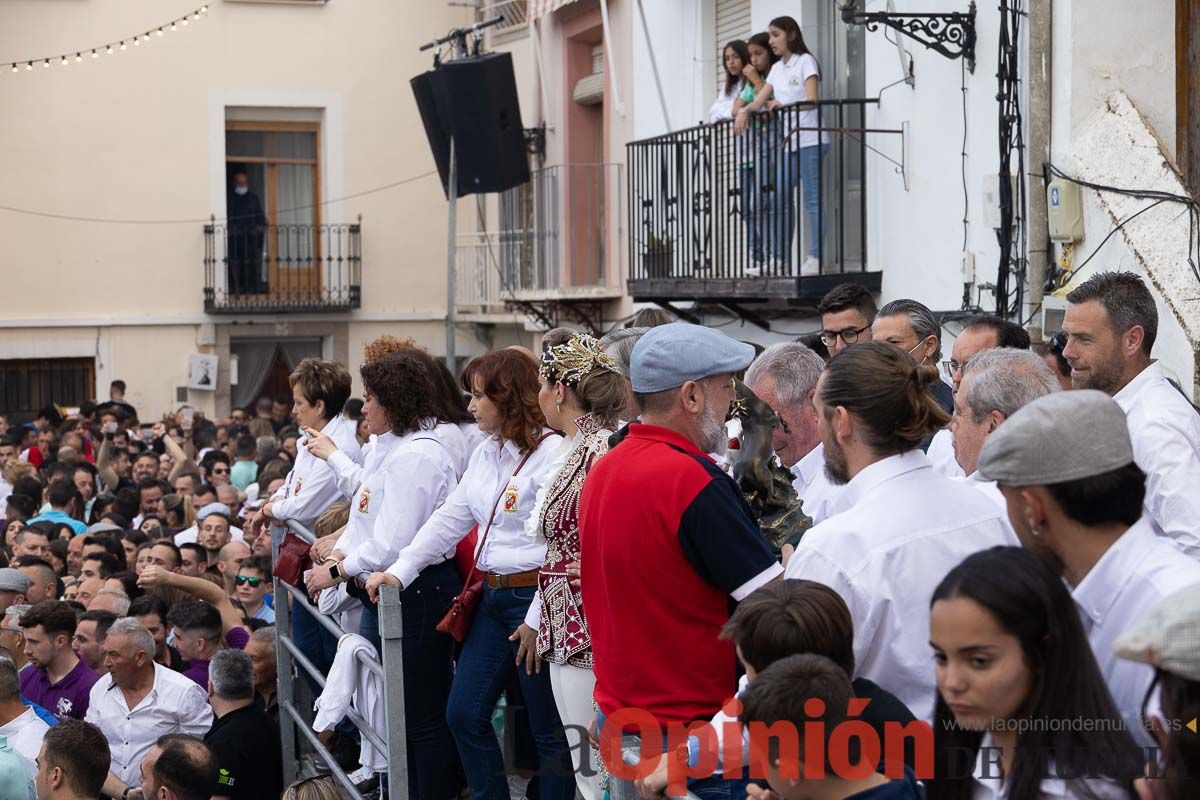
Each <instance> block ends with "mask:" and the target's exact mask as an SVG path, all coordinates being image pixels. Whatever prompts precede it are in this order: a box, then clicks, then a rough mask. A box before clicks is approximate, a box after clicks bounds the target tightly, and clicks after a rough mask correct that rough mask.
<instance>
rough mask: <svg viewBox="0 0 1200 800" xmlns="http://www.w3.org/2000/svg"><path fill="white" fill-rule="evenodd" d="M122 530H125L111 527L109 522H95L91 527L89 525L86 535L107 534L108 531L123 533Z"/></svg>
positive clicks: (118, 526) (115, 526) (117, 526)
mask: <svg viewBox="0 0 1200 800" xmlns="http://www.w3.org/2000/svg"><path fill="white" fill-rule="evenodd" d="M123 530H125V529H124V528H122V527H121V526H120V525H113V524H112V523H111V522H97V523H95V524H93V525H89V526H88V528H87V531H86V533H87V534H88V535H91V534H93V533H108V532H110V531H123Z"/></svg>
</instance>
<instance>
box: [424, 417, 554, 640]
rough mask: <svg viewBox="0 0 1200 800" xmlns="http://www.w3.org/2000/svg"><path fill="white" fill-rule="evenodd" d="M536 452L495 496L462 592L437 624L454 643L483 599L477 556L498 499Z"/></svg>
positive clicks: (466, 630) (467, 629) (468, 626)
mask: <svg viewBox="0 0 1200 800" xmlns="http://www.w3.org/2000/svg"><path fill="white" fill-rule="evenodd" d="M549 435H550V434H548V433H544V434H542V438H540V439H538V447H540V446H541V444H542V442H544V441H546V437H547V436H549ZM536 450H537V447H532V448H530V450H529V452H528V453H526V454H525V457H524V458H522V459H521V463H520V464H517V468H516V469H515V470H513V474H512V477H510V478H509V479H508V480H507V481H505V482H504V485H503V486H501V487H500V494H498V495H497V496H496V502H494V503H492V515H491V516H490V517H488V524H487V527H486V528H484V531H483V536H482V537H481V538H480V540H479V549H478V550H476V551H475V552H476V556H475V561H474V563H473V564H472V565H471V569H470V571H469V572H468V573H467V578H466V580H464V581H463V590H462V591H461V592H459V594H458V597H456V598H454V602H452V603H451V604H450V610H449V611H447V612H446V615H445V616H444V617H442V621H441V622H439V623H438V624H437V628H436V630H437V631H438V632H439V633H448V634H450V636H452V637H454V641H456V642H459V643H461V642H463V641H464V640H465V639H466V638H467V634H468V633H469V632H470V630H471V621H472V620H473V619H475V611H476V609H478V608H479V601H480V600H482V599H483V576H482V575H480V577H479V578H478V579H477V580H476V579H475V575H476V573H478V572H479V556H480V555H482V553H483V548H484V545H486V544H487V537H488V534H489V533H491V532H492V523H493V522H495V521H496V507H497V506H499V505H500V498H502V497H504V491H505V489H507V488H508V484H509V482H510V481H511V480H512V479H513V478H515V477H517V473H518V472H520V471H521V468H522V467H524V466H525V462H526V461H528V460H529V457H530V456H532V455H533V454H534V452H535V451H536Z"/></svg>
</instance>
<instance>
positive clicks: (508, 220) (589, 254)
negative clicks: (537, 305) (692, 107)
mask: <svg viewBox="0 0 1200 800" xmlns="http://www.w3.org/2000/svg"><path fill="white" fill-rule="evenodd" d="M622 178H623V175H622V165H620V164H566V165H561V166H553V167H545V168H543V169H539V170H534V171H533V173H532V176H531V178H530V180H529V182H528V183H526V184H523V185H521V186H517V187H515V188H513V189H509V190H508V191H506V192H504V193H503V194H501V195H500V209H499V222H498V226H497V229H496V230H495V231H487V232H476V233H469V234H459V236H458V249H457V258H456V262H455V263H456V264H457V290H456V298H457V302H458V304H459V305H460V306H464V307H468V308H469V307H475V308H480V309H483V308H486V307H504V306H505V304H506V303H512V302H526V303H529V302H543V301H564V300H565V301H569V300H603V299H610V298H615V297H620V296H621V294H622V289H621V280H622V278H623V277H624V272H625V271H624V253H625V248H624V242H623V238H622V237H623V236H624V224H623V221H624V219H625V209H624V200H623V197H624V181H623V179H622Z"/></svg>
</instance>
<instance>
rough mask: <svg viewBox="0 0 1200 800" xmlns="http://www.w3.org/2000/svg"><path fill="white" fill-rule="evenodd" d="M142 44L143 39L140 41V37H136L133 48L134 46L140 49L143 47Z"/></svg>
mask: <svg viewBox="0 0 1200 800" xmlns="http://www.w3.org/2000/svg"><path fill="white" fill-rule="evenodd" d="M141 44H142V40H141V39H139V38H138V37H136V36H135V37H133V46H134V47H140V46H141Z"/></svg>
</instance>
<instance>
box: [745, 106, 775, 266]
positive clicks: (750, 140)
mask: <svg viewBox="0 0 1200 800" xmlns="http://www.w3.org/2000/svg"><path fill="white" fill-rule="evenodd" d="M779 132H780V129H779V123H778V121H777V120H776V119H773V118H772V119H766V120H755V121H754V122H752V123H751V125H750V127H749V129H747V131H746V132H745V133H744V134H742V136H741V138H740V140H739V142H738V145H739V150H738V152H739V158H740V160H741V164H742V167H741V179H742V180H741V186H742V196H741V200H742V218H743V219H744V220H745V222H746V244H747V245H748V249H749V252H750V258H751V260H752V261H754V262H762V260H763V258H764V256H766V257H770V258H782V256H783V247H782V245H781V244H780V238H779V233H778V231H779V227H780V221H779V219H778V214H777V210H778V209H777V205H778V204H777V203H776V202H775V200H774V199H773V193H774V187H775V185H776V184H777V183H778V180H777V178H778V174H777V173H778V170H779V167H778V163H777V162H779V160H780V159H779V155H780V153H779V151H780V147H781V144H780V140H779Z"/></svg>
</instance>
